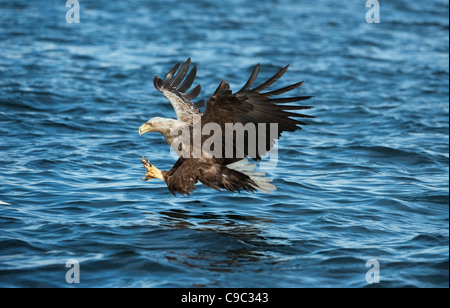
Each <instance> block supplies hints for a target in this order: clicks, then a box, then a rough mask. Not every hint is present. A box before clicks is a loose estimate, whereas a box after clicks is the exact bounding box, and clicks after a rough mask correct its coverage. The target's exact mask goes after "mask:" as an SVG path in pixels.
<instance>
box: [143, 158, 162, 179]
mask: <svg viewBox="0 0 450 308" xmlns="http://www.w3.org/2000/svg"><path fill="white" fill-rule="evenodd" d="M141 162H142V163H143V164H144V167H145V169H147V172H146V173H145V178H144V179H142V181H148V180H150V179H161V180H162V179H163V175H162V173H161V171H160V170H159V169H158V168H156V167H155V166H153V165H152V164H151V163H150V161H149V160H148V158H147V157H145V156H142V159H141Z"/></svg>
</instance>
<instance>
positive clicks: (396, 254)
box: [0, 0, 449, 287]
mask: <svg viewBox="0 0 450 308" xmlns="http://www.w3.org/2000/svg"><path fill="white" fill-rule="evenodd" d="M58 2H59V4H58V3H56V2H55V1H54V3H49V2H48V1H25V0H20V1H6V0H1V1H0V21H1V24H2V26H1V29H0V136H1V138H0V201H1V204H0V287H68V286H83V287H119V286H120V287H122V286H129V287H201V286H207V287H335V286H336V287H365V286H375V284H370V283H368V282H367V281H366V272H367V271H368V270H369V268H366V261H367V260H369V259H376V260H378V262H379V264H380V272H379V273H380V283H379V284H377V285H376V286H382V287H405V286H414V287H448V285H449V246H448V245H449V186H448V185H449V179H448V176H449V120H448V116H449V90H448V86H449V53H448V52H449V48H448V47H449V21H448V16H449V4H448V1H444V0H434V1H427V2H426V3H425V2H414V1H407V0H403V1H401V0H397V1H381V10H380V21H381V22H380V23H379V24H375V23H373V24H369V23H367V22H366V19H365V16H366V12H367V11H368V8H366V7H365V2H364V1H345V3H343V2H342V1H341V2H339V3H337V2H336V1H330V0H328V1H327V0H321V1H317V0H316V1H295V0H279V1H268V0H261V1H258V2H257V3H256V2H251V1H240V0H234V1H227V2H220V3H219V2H217V1H212V0H197V1H168V0H164V1H156V0H155V1H139V0H134V1H116V2H111V1H106V0H104V1H88V0H80V1H79V2H80V5H81V8H80V23H79V24H68V23H66V19H65V16H66V12H67V10H68V9H66V8H65V5H64V4H65V3H64V2H65V1H58ZM188 57H192V60H193V62H194V63H196V64H197V65H198V68H199V70H198V77H197V82H198V83H201V84H202V87H203V92H202V94H201V95H200V97H201V98H207V97H208V95H210V94H211V93H212V92H213V91H214V90H215V88H216V87H217V85H218V84H219V83H220V81H221V80H222V78H225V79H226V80H227V81H228V82H229V83H230V84H231V87H232V89H234V90H238V89H240V87H242V86H243V84H244V83H245V82H246V80H247V78H248V76H249V74H250V72H251V70H252V67H253V66H254V65H255V64H256V63H261V65H262V66H261V74H260V79H259V80H261V81H262V80H263V79H264V78H268V77H270V76H271V75H272V74H273V73H275V72H276V71H277V70H278V69H280V68H281V67H283V66H284V65H286V64H290V65H291V67H290V69H289V71H288V73H287V74H286V75H285V77H284V78H283V79H281V80H280V84H279V85H280V86H285V85H288V84H292V83H295V82H298V81H301V80H305V81H306V82H305V84H304V85H303V86H302V88H300V89H298V90H295V93H294V94H295V95H315V98H314V99H313V100H311V101H310V103H311V104H313V105H314V106H315V108H314V109H312V110H311V111H310V114H312V115H314V116H316V117H317V118H316V119H313V120H311V121H310V123H311V124H312V125H310V126H307V127H305V128H304V129H303V130H302V131H300V132H297V133H290V134H285V135H284V137H283V139H282V140H281V141H280V144H279V163H278V166H277V168H276V169H275V170H273V171H272V172H270V176H271V177H272V178H273V179H274V183H275V184H276V185H277V186H278V190H277V191H276V193H274V194H272V195H269V194H248V193H242V194H232V193H218V192H216V191H214V190H211V189H206V188H203V187H199V188H198V189H197V191H196V192H195V194H194V195H192V196H190V197H178V198H175V197H173V196H172V195H171V194H170V193H169V192H168V190H167V188H166V187H165V184H164V183H163V182H158V181H156V180H155V181H150V182H141V180H140V178H141V177H143V176H144V171H145V170H144V169H143V167H142V164H141V162H140V156H139V155H140V154H145V155H147V156H149V157H150V159H151V160H152V162H153V163H154V164H155V165H157V166H158V167H160V168H162V169H168V168H170V167H171V166H172V164H173V162H174V160H173V159H172V158H171V157H170V156H169V148H168V146H167V145H166V144H165V141H164V140H163V138H162V136H160V135H158V134H148V135H144V136H142V137H140V136H139V135H138V133H137V130H138V128H139V126H140V125H141V124H142V123H144V122H145V121H147V120H148V119H149V118H151V117H154V116H164V117H173V116H174V113H173V110H172V109H171V106H170V104H169V103H168V102H167V101H166V100H165V98H164V97H163V96H161V95H160V93H159V92H157V91H156V90H155V89H154V88H153V85H152V79H153V76H154V75H155V74H158V75H160V76H161V75H164V73H166V72H167V70H168V69H169V68H170V67H171V66H172V65H173V64H174V63H176V62H179V61H184V60H185V59H187V58H188ZM68 259H77V260H78V261H79V264H80V284H79V285H74V284H67V283H66V280H65V275H66V271H67V270H68V269H67V268H66V267H65V264H66V261H67V260H68Z"/></svg>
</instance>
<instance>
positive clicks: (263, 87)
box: [253, 65, 289, 92]
mask: <svg viewBox="0 0 450 308" xmlns="http://www.w3.org/2000/svg"><path fill="white" fill-rule="evenodd" d="M288 68H289V65H286V66H285V67H283V68H282V69H281V70H280V71H279V72H278V73H276V74H275V75H273V76H272V77H271V78H270V79H269V80H267V81H266V82H264V83H263V84H261V85H259V86H258V87H256V88H254V89H253V91H255V92H260V91H262V90H264V89H266V88H268V87H270V86H271V85H272V84H273V83H274V82H275V81H277V80H278V79H280V77H281V76H283V75H284V73H286V71H287V69H288Z"/></svg>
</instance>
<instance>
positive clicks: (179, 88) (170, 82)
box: [153, 58, 202, 122]
mask: <svg viewBox="0 0 450 308" xmlns="http://www.w3.org/2000/svg"><path fill="white" fill-rule="evenodd" d="M190 64H191V58H189V59H187V61H186V62H185V63H184V64H183V65H182V66H181V68H180V70H179V71H178V73H176V72H177V70H178V68H179V67H180V63H177V64H175V66H174V67H172V69H171V70H170V71H169V72H168V73H167V74H166V76H165V77H164V79H161V78H159V77H158V76H156V75H155V78H154V79H153V84H154V86H155V88H156V89H157V90H158V91H159V92H161V93H162V94H163V95H164V96H165V97H166V98H167V99H168V100H169V101H170V103H171V104H172V106H173V109H175V113H176V115H177V119H178V120H180V121H184V122H192V116H193V115H194V114H196V113H198V111H196V108H199V106H200V105H201V104H202V103H201V102H199V103H198V105H194V104H193V103H191V101H192V100H193V99H195V98H196V97H197V96H198V95H199V94H200V92H201V86H200V85H197V86H196V87H194V88H193V89H192V90H191V91H189V92H187V91H188V90H189V88H190V87H191V86H192V84H193V83H194V80H195V76H196V74H197V66H196V65H194V67H193V68H192V70H191V71H190V73H189V74H188V75H187V77H186V78H184V77H185V76H186V74H187V72H188V71H189V66H190ZM175 73H176V74H175ZM183 80H184V81H183Z"/></svg>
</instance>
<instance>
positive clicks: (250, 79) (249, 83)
mask: <svg viewBox="0 0 450 308" xmlns="http://www.w3.org/2000/svg"><path fill="white" fill-rule="evenodd" d="M259 67H260V65H259V63H258V64H257V65H256V66H255V68H254V69H253V72H252V74H251V75H250V78H249V79H248V81H247V83H246V84H245V85H244V86H243V87H242V89H240V90H239V91H238V92H237V93H242V92H244V91H247V90H248V89H250V87H251V86H252V84H253V83H254V82H255V80H256V77H258V73H259Z"/></svg>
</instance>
